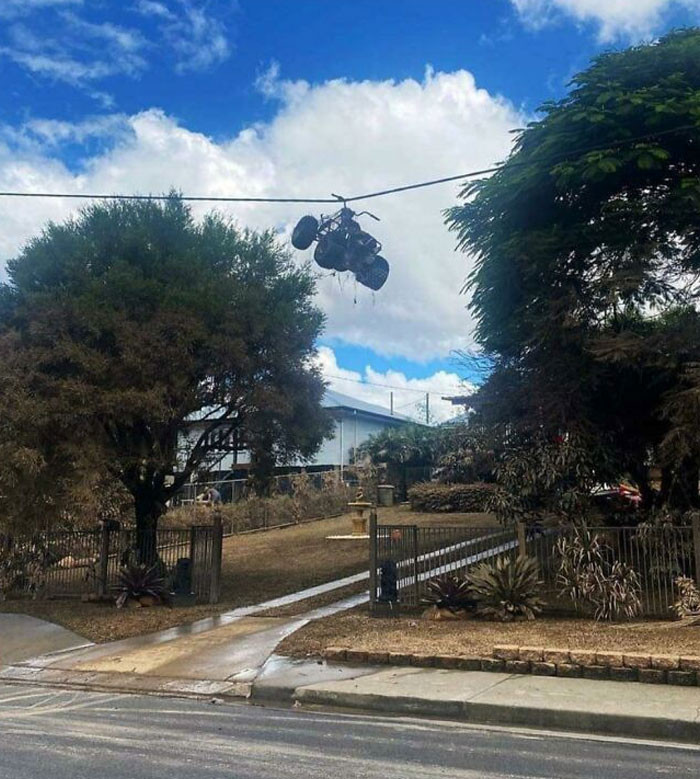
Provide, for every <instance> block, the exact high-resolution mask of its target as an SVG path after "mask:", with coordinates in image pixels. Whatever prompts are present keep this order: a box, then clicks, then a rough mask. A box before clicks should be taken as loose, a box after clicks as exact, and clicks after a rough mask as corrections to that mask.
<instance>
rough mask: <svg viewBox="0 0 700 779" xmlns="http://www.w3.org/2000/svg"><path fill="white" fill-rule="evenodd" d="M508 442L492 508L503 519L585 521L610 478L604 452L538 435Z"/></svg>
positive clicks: (567, 438) (575, 438) (579, 442)
mask: <svg viewBox="0 0 700 779" xmlns="http://www.w3.org/2000/svg"><path fill="white" fill-rule="evenodd" d="M509 443H510V445H509V446H508V448H507V449H506V451H505V453H504V454H503V456H502V457H501V459H500V461H499V463H498V464H497V466H496V479H497V484H498V488H497V489H496V491H495V493H494V498H493V501H492V507H493V510H494V511H495V512H496V515H497V516H498V518H499V520H500V521H501V522H503V523H504V524H508V523H513V522H526V523H537V522H540V523H541V522H542V521H544V520H545V519H547V518H549V517H552V516H555V517H558V518H559V519H560V520H562V521H565V522H574V523H578V522H583V521H584V520H585V518H586V516H587V515H588V513H589V511H590V505H591V491H592V489H593V487H594V486H595V485H596V483H599V480H600V479H601V478H602V479H605V476H606V467H605V459H604V458H605V451H604V450H603V451H602V452H601V451H599V449H598V448H597V447H594V446H593V445H591V444H590V443H588V442H584V441H582V440H581V438H580V437H578V436H575V435H567V436H555V437H553V438H547V437H545V436H544V435H542V434H537V433H535V434H533V435H528V436H526V435H521V436H519V437H518V436H512V437H511V440H510V442H509ZM587 444H588V445H587ZM596 455H597V456H596Z"/></svg>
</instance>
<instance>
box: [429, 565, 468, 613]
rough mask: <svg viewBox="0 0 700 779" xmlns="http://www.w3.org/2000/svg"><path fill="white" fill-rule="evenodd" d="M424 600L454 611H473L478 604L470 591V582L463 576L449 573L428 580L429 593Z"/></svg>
mask: <svg viewBox="0 0 700 779" xmlns="http://www.w3.org/2000/svg"><path fill="white" fill-rule="evenodd" d="M422 601H423V603H425V604H426V605H429V606H437V608H439V609H447V610H448V611H451V612H453V613H454V612H456V611H461V610H463V609H466V610H469V611H473V610H474V608H475V606H476V604H475V602H474V599H473V598H472V596H471V593H470V591H469V582H468V581H467V580H466V579H465V578H464V577H463V576H457V575H455V574H449V573H447V574H445V575H443V576H438V577H437V578H436V579H432V580H431V581H429V582H428V594H427V595H426V596H425V597H424V598H423V599H422Z"/></svg>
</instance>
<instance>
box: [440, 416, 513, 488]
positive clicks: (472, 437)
mask: <svg viewBox="0 0 700 779" xmlns="http://www.w3.org/2000/svg"><path fill="white" fill-rule="evenodd" d="M501 449H502V436H501V435H499V434H498V431H497V430H494V429H487V428H485V427H483V426H480V425H477V424H470V425H450V426H447V427H446V428H445V432H444V433H443V438H442V441H441V446H440V456H439V459H438V463H437V465H438V470H437V475H438V479H439V480H440V481H441V482H445V483H447V484H471V483H473V482H492V481H494V480H495V472H496V463H497V461H498V457H499V454H500V452H501Z"/></svg>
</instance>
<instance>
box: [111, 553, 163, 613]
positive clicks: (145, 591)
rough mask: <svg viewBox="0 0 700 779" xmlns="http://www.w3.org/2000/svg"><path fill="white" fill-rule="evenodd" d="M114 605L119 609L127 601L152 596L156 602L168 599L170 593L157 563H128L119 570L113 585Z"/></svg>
mask: <svg viewBox="0 0 700 779" xmlns="http://www.w3.org/2000/svg"><path fill="white" fill-rule="evenodd" d="M114 591H115V594H116V606H117V608H118V609H121V608H122V607H123V606H125V605H126V604H127V602H128V601H130V600H134V601H138V600H139V599H140V598H144V597H148V598H153V599H154V600H155V601H156V602H157V603H166V602H168V601H169V600H170V593H169V590H168V587H167V584H166V581H165V578H164V576H163V574H162V571H161V566H159V565H157V564H156V565H151V566H147V565H142V564H137V565H128V566H126V567H125V568H122V570H121V571H120V572H119V583H118V584H117V585H115V587H114Z"/></svg>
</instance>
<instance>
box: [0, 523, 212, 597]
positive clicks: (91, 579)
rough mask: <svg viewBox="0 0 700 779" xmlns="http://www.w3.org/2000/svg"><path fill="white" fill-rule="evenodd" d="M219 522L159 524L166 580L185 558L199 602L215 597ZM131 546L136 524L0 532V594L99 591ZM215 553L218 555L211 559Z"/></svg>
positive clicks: (110, 584) (158, 547)
mask: <svg viewBox="0 0 700 779" xmlns="http://www.w3.org/2000/svg"><path fill="white" fill-rule="evenodd" d="M220 539H221V527H220V526H212V525H202V526H192V527H187V528H175V529H172V528H162V529H161V528H159V529H158V530H156V532H155V539H154V545H155V552H156V556H157V559H158V561H159V562H160V564H161V565H162V566H163V569H164V572H165V575H166V580H168V579H169V580H170V583H172V582H173V580H174V576H175V569H176V566H177V563H178V561H179V560H181V559H182V558H188V559H189V560H190V571H191V578H192V592H193V593H194V594H195V596H196V600H197V602H199V603H208V602H215V601H214V600H213V596H217V597H218V589H219V584H218V581H217V577H216V575H213V574H212V571H214V573H216V571H217V570H218V571H219V572H220V556H221V540H220ZM135 549H137V544H136V530H135V529H133V528H127V529H111V528H109V527H107V526H105V527H103V528H97V529H95V530H78V531H68V530H66V531H55V532H49V533H41V534H37V535H35V536H31V537H16V536H15V537H4V538H0V595H11V596H23V595H24V596H32V597H45V598H57V597H80V596H86V595H93V594H94V595H98V596H104V595H107V594H108V593H110V592H111V591H112V589H113V588H114V586H115V585H116V584H117V583H118V581H119V572H120V570H121V568H122V567H123V565H125V564H126V563H127V562H128V560H129V558H130V553H131V552H132V551H133V550H135ZM217 555H218V561H217Z"/></svg>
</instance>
